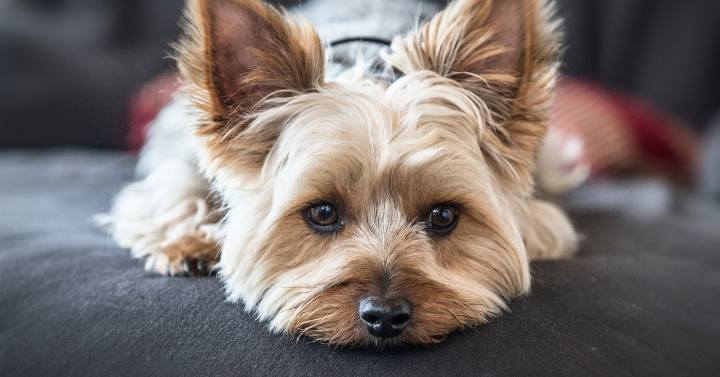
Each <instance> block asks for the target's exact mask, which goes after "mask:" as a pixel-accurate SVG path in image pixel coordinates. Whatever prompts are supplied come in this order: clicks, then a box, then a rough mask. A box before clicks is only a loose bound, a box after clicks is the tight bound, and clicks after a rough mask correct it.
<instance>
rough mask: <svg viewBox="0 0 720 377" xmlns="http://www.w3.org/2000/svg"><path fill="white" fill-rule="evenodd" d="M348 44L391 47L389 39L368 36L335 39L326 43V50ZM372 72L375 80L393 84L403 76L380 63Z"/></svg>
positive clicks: (396, 70)
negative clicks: (374, 74)
mask: <svg viewBox="0 0 720 377" xmlns="http://www.w3.org/2000/svg"><path fill="white" fill-rule="evenodd" d="M350 43H369V44H376V45H381V46H384V47H387V48H389V47H391V45H392V41H391V40H390V39H386V38H380V37H370V36H357V37H347V38H340V39H336V40H333V41H331V42H330V43H328V44H327V46H328V48H330V49H333V48H335V47H338V46H342V45H344V44H350ZM373 71H374V72H375V73H376V76H375V77H376V78H377V79H380V80H383V81H386V82H388V83H393V82H394V81H395V80H397V79H398V78H399V77H401V76H403V73H402V72H400V71H399V70H398V69H396V68H395V67H388V66H386V65H385V63H384V62H383V63H380V65H376V66H375V69H373Z"/></svg>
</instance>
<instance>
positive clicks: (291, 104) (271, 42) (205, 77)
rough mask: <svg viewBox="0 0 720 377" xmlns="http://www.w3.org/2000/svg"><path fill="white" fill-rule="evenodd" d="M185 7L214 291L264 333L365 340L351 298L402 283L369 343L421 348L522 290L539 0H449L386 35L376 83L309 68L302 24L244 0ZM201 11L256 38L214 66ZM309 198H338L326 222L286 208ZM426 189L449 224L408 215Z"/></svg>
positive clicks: (536, 105)
mask: <svg viewBox="0 0 720 377" xmlns="http://www.w3.org/2000/svg"><path fill="white" fill-rule="evenodd" d="M494 3H498V4H511V8H510V9H511V10H512V11H517V10H518V9H519V12H520V16H519V17H521V18H520V19H519V21H518V25H520V26H518V28H519V29H518V28H514V29H513V30H510V31H503V30H500V29H499V25H501V23H500V21H502V20H499V19H498V18H497V17H508V15H506V14H505V11H503V12H501V13H502V14H500V15H499V16H498V15H496V14H495V13H494V10H496V9H497V7H494V6H493V5H494ZM516 7H519V8H516ZM501 8H502V9H505V8H504V5H503V6H501ZM189 9H190V11H189V16H188V18H189V22H188V26H187V27H186V28H187V30H188V32H187V36H186V38H185V40H184V41H183V42H182V43H181V44H180V45H179V51H180V54H179V65H180V67H181V73H182V75H183V78H184V81H185V83H186V86H187V87H186V93H189V94H190V95H191V96H192V97H193V99H194V101H195V109H196V110H197V111H198V114H199V119H200V122H199V124H198V131H197V135H198V136H197V137H198V138H200V139H201V140H202V142H203V143H204V145H205V147H204V148H203V150H202V151H201V152H200V155H201V159H200V160H201V165H202V168H203V169H204V170H205V173H206V175H207V178H208V179H209V180H210V181H211V182H212V185H213V188H214V190H215V191H217V192H218V193H219V194H220V196H221V197H222V198H223V201H224V203H225V207H226V208H227V212H226V216H225V219H224V221H223V225H222V226H223V233H224V241H223V243H222V245H221V249H222V254H221V259H220V263H219V266H220V275H221V277H222V279H223V281H224V283H225V287H226V290H227V292H228V295H229V298H230V299H231V300H242V301H243V302H244V303H245V305H246V308H247V309H248V310H250V311H253V312H255V313H256V314H257V316H258V317H259V318H260V319H262V320H266V321H268V323H269V325H270V328H271V329H272V330H274V331H278V332H288V333H292V334H296V335H308V336H311V337H312V338H315V339H318V340H321V341H326V342H329V343H333V344H381V343H383V342H380V341H378V340H377V339H376V338H373V337H371V336H369V335H368V334H367V332H366V331H365V330H364V329H363V328H362V326H361V325H360V323H359V320H358V318H357V302H358V300H359V299H360V297H362V296H364V295H368V294H382V295H386V296H403V297H407V298H409V299H410V300H411V301H412V302H413V305H414V311H413V317H412V321H411V323H410V325H409V326H408V329H407V330H406V331H405V332H404V333H403V334H402V335H401V337H399V338H397V339H395V340H393V341H388V342H385V343H397V342H401V343H422V344H426V343H432V342H436V341H438V340H441V339H442V338H443V336H444V335H446V334H448V333H449V332H451V331H453V330H455V329H458V328H462V327H464V326H471V325H477V324H482V323H484V322H486V321H487V320H488V318H490V317H492V316H493V315H497V314H498V313H500V312H501V311H502V310H503V309H504V308H505V301H506V300H507V299H509V298H512V297H516V296H519V295H522V294H525V293H527V292H528V291H529V289H530V273H529V266H528V255H527V251H526V245H525V242H524V237H523V227H524V221H523V219H524V218H525V217H526V212H527V210H528V208H529V203H530V201H531V200H532V187H533V179H532V173H533V171H534V167H533V164H534V154H535V153H536V151H537V147H538V145H539V143H540V142H541V140H542V137H543V136H544V129H545V125H544V121H545V118H544V112H545V107H546V106H547V102H548V101H549V99H550V98H551V93H552V90H551V89H552V84H553V81H554V77H555V70H556V67H557V64H556V60H557V51H558V47H557V44H558V36H557V30H556V29H557V24H556V23H554V22H552V21H551V19H552V18H551V14H552V12H551V8H550V6H549V5H548V4H546V3H545V2H544V1H530V0H526V1H521V0H497V1H495V2H493V1H490V0H461V1H457V2H456V3H454V4H452V5H451V6H450V8H449V9H448V10H446V11H445V12H444V13H442V14H440V15H438V16H436V18H434V19H433V20H432V21H430V22H429V23H428V24H426V25H424V26H423V27H421V29H420V30H419V31H417V32H415V33H413V34H411V35H409V36H407V37H405V38H398V39H396V40H395V42H394V43H393V51H394V52H393V53H392V54H390V55H389V56H388V57H387V60H388V61H389V62H390V63H391V64H393V65H394V66H395V67H396V68H397V69H399V70H401V71H402V72H403V73H404V74H405V75H404V77H403V78H401V79H400V80H398V81H396V82H394V83H392V84H390V85H389V86H388V85H386V84H383V83H378V82H373V81H372V80H371V79H360V80H358V81H356V82H353V83H343V84H342V85H341V84H338V83H333V82H327V81H325V80H324V78H323V64H324V63H323V59H324V57H323V56H324V53H323V49H322V45H321V44H320V42H319V39H318V38H317V36H316V35H315V34H314V32H313V31H312V28H311V27H310V26H309V25H308V24H307V23H304V22H302V21H289V20H286V19H284V18H283V16H282V15H281V14H280V13H279V12H277V11H275V10H274V9H272V8H269V7H267V6H265V5H262V4H261V3H259V2H258V1H254V0H209V1H201V0H199V1H193V2H191V6H190V7H189ZM218 10H223V11H224V12H231V13H232V12H235V11H237V12H240V13H241V14H240V16H238V19H240V20H243V21H242V22H241V24H242V23H243V22H246V20H247V19H248V18H247V17H246V16H247V14H251V15H252V17H251V18H249V19H251V20H255V21H253V22H257V24H256V25H255V26H254V27H253V28H250V29H252V30H256V29H258V25H260V26H259V27H260V29H261V32H262V33H267V34H266V35H265V36H264V37H262V38H259V39H260V40H261V41H260V42H258V41H250V42H248V41H247V40H246V39H245V40H244V42H242V43H241V44H243V43H245V44H250V47H248V51H245V52H241V53H240V55H239V56H237V57H235V58H233V57H232V56H230V57H223V58H222V59H225V60H226V61H227V62H229V63H227V62H226V63H218V59H220V57H222V53H221V55H217V54H218V53H219V52H218V51H219V50H222V49H224V48H229V47H227V46H228V45H227V41H226V40H224V39H223V38H228V35H225V34H227V33H225V31H228V26H227V25H220V26H218V23H222V22H230V23H231V24H230V25H233V24H232V22H233V20H232V19H230V20H227V19H226V20H224V21H223V20H219V19H218V16H217V14H218V13H217V11H218ZM213 14H214V15H215V16H213ZM223 17H225V16H223ZM523 20H524V22H521V21H523ZM506 21H507V20H506ZM510 21H512V20H510ZM246 26H247V25H246ZM234 27H239V29H238V30H230V31H233V32H236V31H237V32H243V31H244V32H247V30H244V29H242V25H240V26H238V25H234ZM231 29H232V28H231ZM507 33H510V34H511V35H508V34H507ZM513 33H515V34H513ZM518 33H519V34H518ZM244 38H247V37H244ZM263 40H264V41H265V42H263ZM508 44H513V46H509V45H508ZM514 44H517V45H514ZM453 46H455V49H453V48H452V47H453ZM461 47H462V49H461ZM518 51H520V52H518ZM271 52H272V53H275V54H277V53H278V52H279V54H277V55H279V56H274V55H273V54H272V53H271ZM248 54H250V56H248ZM508 56H509V57H508ZM222 59H221V60H222ZM233 59H235V60H233ZM223 64H224V65H223ZM292 64H294V66H293V67H294V68H292V69H291V68H290V67H288V65H292ZM228 68H230V69H237V70H239V72H236V74H237V75H236V76H233V72H232V71H230V72H225V71H226V70H228ZM219 71H222V72H220V73H219ZM230 84H232V85H236V86H237V90H235V89H233V90H229V89H228V86H227V85H230ZM232 85H231V86H229V87H230V88H232V87H233V86H232ZM240 88H243V89H240ZM248 88H254V89H253V90H254V91H253V92H252V93H250V92H249V90H250V89H248ZM319 200H327V201H332V202H333V203H335V204H336V205H337V206H338V208H339V210H340V213H341V215H342V216H343V218H344V221H345V225H344V227H343V228H342V230H341V231H339V232H338V233H336V234H333V235H321V234H317V233H315V232H313V231H312V230H311V229H310V228H309V227H308V225H307V224H306V223H305V221H304V219H303V217H302V215H301V211H302V210H303V208H305V207H306V206H308V205H310V204H313V203H315V202H317V201H319ZM438 203H453V204H456V205H457V206H458V207H459V208H460V209H461V218H460V222H459V224H458V226H457V229H456V230H455V231H454V232H453V233H452V234H451V235H450V236H448V237H440V238H438V237H432V236H430V235H429V234H428V233H427V232H426V230H425V228H424V225H423V221H424V220H425V217H426V215H427V213H428V211H429V210H430V209H431V208H432V206H433V205H436V204H438Z"/></svg>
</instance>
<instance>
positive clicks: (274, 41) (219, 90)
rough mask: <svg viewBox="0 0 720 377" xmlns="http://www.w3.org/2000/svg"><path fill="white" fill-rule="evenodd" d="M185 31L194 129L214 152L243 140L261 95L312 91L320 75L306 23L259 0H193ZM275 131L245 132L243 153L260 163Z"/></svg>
mask: <svg viewBox="0 0 720 377" xmlns="http://www.w3.org/2000/svg"><path fill="white" fill-rule="evenodd" d="M184 30H185V37H184V38H183V39H182V40H181V42H180V43H179V44H178V45H177V47H176V49H177V61H178V67H179V69H180V74H181V77H182V79H183V81H184V83H185V84H186V90H185V92H186V93H188V94H189V95H190V96H192V98H193V101H194V105H195V107H196V108H197V109H199V110H201V112H202V113H203V115H204V118H205V119H203V121H202V124H201V125H200V128H199V130H198V131H199V132H200V133H201V134H203V135H208V136H211V138H210V142H211V146H210V147H211V149H215V152H217V153H220V154H222V152H223V149H224V148H227V146H228V145H229V144H230V143H227V141H228V140H231V139H237V138H242V137H241V136H240V135H241V133H242V132H243V131H245V129H246V128H247V126H248V124H249V122H250V120H251V118H252V115H253V113H254V112H255V111H256V110H258V109H259V108H261V107H263V106H264V105H265V104H267V103H268V101H267V100H269V99H271V98H278V97H292V96H295V95H298V94H301V93H303V92H307V91H311V90H313V89H314V88H316V87H318V86H319V85H321V83H322V81H323V79H324V78H323V75H324V70H325V66H324V64H325V63H324V51H323V46H322V43H321V42H320V39H319V37H318V35H317V33H316V32H315V30H314V29H313V28H312V26H311V25H310V24H309V23H307V22H306V21H302V20H291V19H289V18H288V17H286V16H285V15H284V14H283V13H282V12H281V11H280V10H278V9H276V8H274V7H272V6H270V5H267V4H265V3H263V2H262V1H259V0H191V1H190V2H189V4H188V8H187V11H186V22H185V24H184ZM278 133H279V130H267V129H266V130H261V131H260V132H259V133H258V134H256V135H254V136H253V137H251V138H250V139H252V140H247V144H248V145H247V146H248V153H249V154H250V156H245V157H247V158H248V159H250V160H253V161H254V162H255V163H256V162H258V161H261V160H262V159H263V158H264V154H265V153H266V152H267V150H269V148H270V147H271V145H272V142H274V139H275V137H277V134H278ZM233 147H234V148H236V149H237V148H238V145H237V143H236V144H235V145H234V146H233ZM239 158H241V159H242V156H239Z"/></svg>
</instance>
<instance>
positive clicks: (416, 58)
mask: <svg viewBox="0 0 720 377" xmlns="http://www.w3.org/2000/svg"><path fill="white" fill-rule="evenodd" d="M560 34H561V33H560V32H559V22H557V21H556V20H555V19H554V11H553V8H552V6H551V3H550V2H549V0H456V1H454V2H453V3H451V4H450V5H449V6H448V8H447V9H445V10H444V11H443V12H441V13H439V14H437V15H436V16H435V17H434V18H432V19H431V20H429V21H428V22H427V23H425V24H424V25H422V26H421V27H420V28H419V29H418V30H417V31H415V32H413V33H411V34H410V35H408V36H406V37H404V38H396V39H395V40H394V41H393V53H392V54H391V55H390V56H389V61H390V63H391V64H392V65H393V66H395V67H396V68H397V69H398V70H400V71H401V72H403V73H406V74H409V73H412V72H416V71H428V70H429V71H434V72H436V73H438V74H440V75H441V76H444V77H447V78H450V79H453V80H456V81H457V82H458V83H459V84H460V85H461V86H462V87H463V88H465V89H467V90H468V91H470V92H472V93H473V94H474V95H476V96H477V97H479V98H480V99H481V100H482V101H483V103H484V104H486V105H487V106H488V108H489V110H490V112H491V113H492V118H493V119H491V120H490V123H491V124H490V125H488V127H489V128H490V129H492V130H493V131H494V132H485V133H483V135H484V136H483V140H481V143H482V144H481V145H482V147H483V148H484V149H485V151H486V152H487V154H488V155H489V157H491V158H490V160H491V161H494V162H495V163H496V164H497V165H498V168H499V169H500V170H501V171H502V172H503V173H504V174H505V175H506V176H508V177H511V178H516V179H517V180H519V181H521V182H523V181H524V182H528V184H527V185H525V186H528V185H529V183H531V182H532V179H531V175H532V171H533V169H534V162H535V161H534V160H535V155H536V153H537V151H538V149H539V145H540V143H541V142H542V139H543V137H544V135H545V130H546V127H545V120H546V119H545V118H546V113H547V111H546V110H547V106H548V105H549V102H550V100H551V99H552V94H553V88H554V82H555V78H556V76H557V68H558V65H559V55H560V43H561V35H560Z"/></svg>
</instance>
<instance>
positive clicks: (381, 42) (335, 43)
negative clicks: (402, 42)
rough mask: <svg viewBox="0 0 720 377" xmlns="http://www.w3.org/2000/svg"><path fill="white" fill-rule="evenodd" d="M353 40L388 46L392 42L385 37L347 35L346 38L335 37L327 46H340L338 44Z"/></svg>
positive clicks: (352, 41) (353, 41)
mask: <svg viewBox="0 0 720 377" xmlns="http://www.w3.org/2000/svg"><path fill="white" fill-rule="evenodd" d="M355 42H360V43H374V44H379V45H385V46H388V47H390V45H391V44H392V42H391V41H390V40H389V39H385V38H378V37H348V38H341V39H336V40H334V41H331V42H330V43H328V46H330V47H337V46H340V45H344V44H346V43H355Z"/></svg>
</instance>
